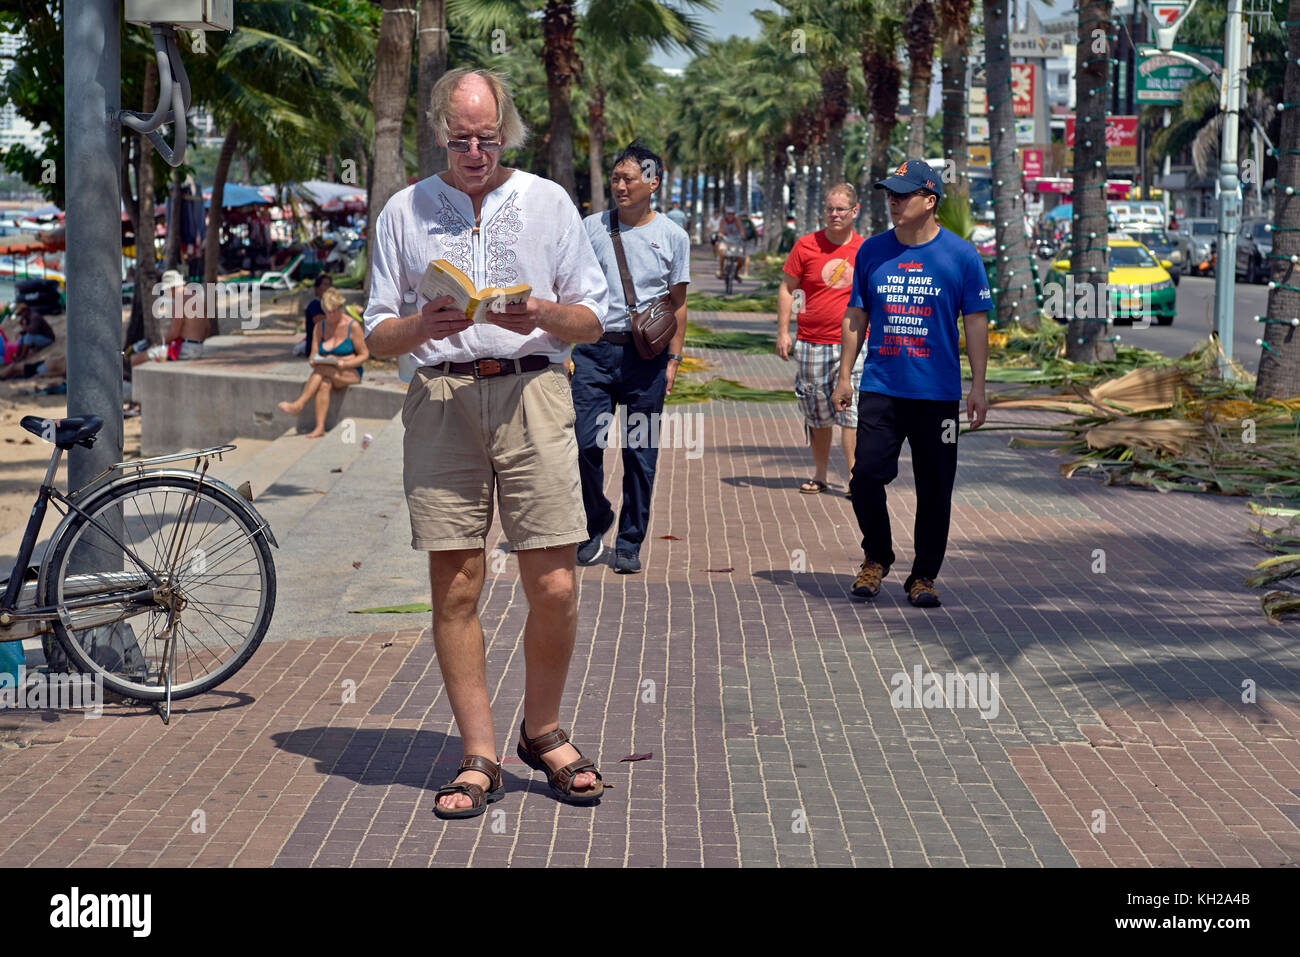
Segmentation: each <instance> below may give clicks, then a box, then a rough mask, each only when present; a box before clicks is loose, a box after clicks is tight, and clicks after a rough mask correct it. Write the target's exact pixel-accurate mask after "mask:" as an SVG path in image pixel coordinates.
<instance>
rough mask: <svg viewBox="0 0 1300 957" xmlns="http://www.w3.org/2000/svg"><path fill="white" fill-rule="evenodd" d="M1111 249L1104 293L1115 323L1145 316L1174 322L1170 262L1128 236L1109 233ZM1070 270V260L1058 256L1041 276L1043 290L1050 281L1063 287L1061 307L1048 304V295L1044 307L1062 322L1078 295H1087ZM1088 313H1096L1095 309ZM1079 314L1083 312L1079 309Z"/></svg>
mask: <svg viewBox="0 0 1300 957" xmlns="http://www.w3.org/2000/svg"><path fill="white" fill-rule="evenodd" d="M1107 245H1108V246H1109V248H1110V257H1109V258H1110V272H1109V274H1108V275H1107V279H1106V287H1107V289H1106V293H1107V299H1108V301H1109V307H1110V309H1109V312H1110V315H1111V316H1112V317H1113V318H1114V319H1115V321H1116V322H1127V321H1132V320H1134V319H1142V318H1144V317H1145V318H1146V319H1147V321H1151V320H1155V321H1156V322H1158V323H1159V324H1160V325H1162V326H1167V325H1170V324H1171V323H1172V322H1173V321H1174V313H1175V301H1176V298H1177V292H1176V291H1175V289H1174V280H1173V277H1172V276H1170V275H1169V272H1168V270H1169V268H1170V267H1171V266H1172V265H1173V264H1172V263H1170V261H1169V260H1167V259H1158V258H1157V257H1156V256H1155V255H1154V254H1153V253H1152V252H1151V250H1149V249H1147V247H1146V246H1144V245H1142V243H1140V242H1138V241H1137V240H1136V239H1131V238H1130V237H1128V236H1117V235H1112V236H1110V237H1109V238H1108V239H1107ZM1069 273H1070V261H1069V260H1068V259H1058V260H1057V261H1056V262H1054V263H1052V268H1051V270H1050V271H1049V272H1048V274H1047V276H1046V278H1045V279H1044V283H1043V285H1044V289H1045V290H1050V287H1049V286H1048V284H1049V283H1059V284H1060V287H1061V288H1062V289H1063V290H1065V293H1064V297H1058V299H1059V301H1060V302H1061V303H1062V304H1063V306H1064V308H1056V307H1053V306H1052V304H1051V296H1050V295H1048V297H1047V298H1048V303H1049V305H1048V308H1047V309H1046V310H1045V311H1046V312H1047V313H1048V314H1049V315H1050V316H1051V317H1052V318H1054V319H1056V320H1057V321H1060V322H1064V321H1067V320H1068V319H1069V318H1070V315H1071V313H1070V311H1069V310H1070V309H1071V308H1072V306H1073V305H1074V303H1075V302H1076V301H1077V300H1078V298H1079V297H1082V296H1084V295H1087V294H1088V292H1089V291H1088V290H1078V291H1077V293H1076V291H1075V289H1074V286H1075V284H1074V282H1073V278H1074V277H1073V276H1071V275H1069ZM1089 312H1090V313H1091V315H1094V316H1095V315H1098V312H1097V311H1096V310H1095V309H1091V310H1089ZM1079 314H1080V315H1083V314H1084V313H1082V312H1080V313H1079Z"/></svg>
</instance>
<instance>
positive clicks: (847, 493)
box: [844, 488, 853, 498]
mask: <svg viewBox="0 0 1300 957" xmlns="http://www.w3.org/2000/svg"><path fill="white" fill-rule="evenodd" d="M844 497H845V498H852V497H853V491H852V489H847V488H846V489H845V490H844Z"/></svg>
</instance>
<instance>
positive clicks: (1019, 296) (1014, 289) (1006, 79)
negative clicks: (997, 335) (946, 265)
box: [984, 0, 1037, 326]
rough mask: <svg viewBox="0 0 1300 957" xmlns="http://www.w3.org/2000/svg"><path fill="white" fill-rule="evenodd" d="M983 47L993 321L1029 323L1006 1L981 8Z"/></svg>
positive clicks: (1030, 277) (1032, 301) (1032, 302)
mask: <svg viewBox="0 0 1300 957" xmlns="http://www.w3.org/2000/svg"><path fill="white" fill-rule="evenodd" d="M984 23H985V29H986V31H987V35H988V38H989V39H988V40H987V41H986V42H987V43H988V46H987V48H986V52H987V54H988V84H989V85H988V98H989V107H990V109H991V110H992V113H991V114H990V116H989V143H990V151H991V152H992V154H993V220H994V223H995V229H996V234H997V249H998V253H997V262H998V267H997V270H998V271H997V276H998V278H997V286H998V292H997V309H998V312H997V321H998V325H1001V326H1005V325H1007V324H1008V323H1011V322H1021V321H1022V320H1029V321H1030V323H1031V324H1032V320H1031V319H1030V314H1031V313H1032V312H1033V310H1034V308H1035V306H1036V302H1037V300H1036V297H1035V295H1034V274H1033V267H1032V259H1031V257H1030V254H1029V242H1028V239H1027V238H1026V236H1025V207H1024V193H1023V190H1022V189H1021V180H1020V170H1019V168H1018V164H1017V163H1016V132H1015V128H1016V122H1015V115H1014V112H1013V107H1012V104H1011V48H1010V46H1009V45H1008V40H1007V37H1008V33H1009V28H1008V17H1007V0H991V2H985V4H984Z"/></svg>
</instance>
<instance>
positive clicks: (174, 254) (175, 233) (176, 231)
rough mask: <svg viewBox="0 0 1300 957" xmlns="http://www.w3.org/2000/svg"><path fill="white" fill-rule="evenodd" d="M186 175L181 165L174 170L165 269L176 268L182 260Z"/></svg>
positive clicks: (164, 252)
mask: <svg viewBox="0 0 1300 957" xmlns="http://www.w3.org/2000/svg"><path fill="white" fill-rule="evenodd" d="M184 188H185V176H184V171H183V170H182V169H181V167H179V166H178V167H176V168H175V169H174V170H172V188H171V196H170V198H169V199H168V200H167V245H166V246H165V247H164V248H163V269H164V270H167V269H175V268H176V267H177V266H178V265H179V264H180V260H181V202H182V199H181V191H182V190H183V189H184Z"/></svg>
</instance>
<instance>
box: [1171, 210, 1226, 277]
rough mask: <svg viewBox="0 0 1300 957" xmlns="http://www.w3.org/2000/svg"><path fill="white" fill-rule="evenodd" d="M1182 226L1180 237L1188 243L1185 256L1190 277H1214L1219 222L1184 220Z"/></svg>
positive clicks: (1179, 232) (1205, 219)
mask: <svg viewBox="0 0 1300 957" xmlns="http://www.w3.org/2000/svg"><path fill="white" fill-rule="evenodd" d="M1180 225H1181V228H1180V229H1179V230H1178V235H1180V236H1182V237H1183V238H1184V240H1185V241H1186V246H1185V248H1184V253H1183V254H1184V256H1186V258H1187V273H1188V275H1192V276H1212V275H1214V258H1215V254H1216V253H1217V252H1218V249H1219V221H1218V220H1217V219H1210V218H1199V219H1184V220H1182V222H1181V224H1180Z"/></svg>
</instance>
